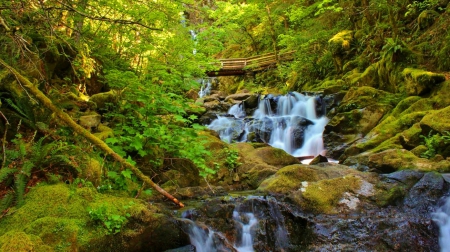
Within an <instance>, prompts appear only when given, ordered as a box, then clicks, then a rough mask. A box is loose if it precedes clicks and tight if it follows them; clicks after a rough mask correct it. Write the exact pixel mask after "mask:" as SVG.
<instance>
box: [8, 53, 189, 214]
mask: <svg viewBox="0 0 450 252" xmlns="http://www.w3.org/2000/svg"><path fill="white" fill-rule="evenodd" d="M0 65H3V66H4V67H5V68H6V69H7V70H8V71H10V72H11V73H12V74H13V75H14V76H15V78H16V79H17V81H18V82H20V84H22V86H23V87H25V88H26V89H28V91H29V92H30V93H31V94H32V95H33V96H35V97H36V99H37V100H38V101H39V102H41V103H42V104H43V106H44V107H46V108H47V109H50V110H51V111H52V112H53V113H55V114H56V115H57V116H58V118H59V119H61V120H62V121H63V122H64V123H65V124H67V125H68V126H69V127H71V128H72V129H73V130H74V131H75V132H76V133H77V134H79V135H82V136H83V137H85V138H86V139H87V140H88V141H89V142H91V143H93V144H94V145H96V146H97V147H98V148H100V149H101V150H102V151H104V152H105V153H106V154H108V155H110V156H112V157H113V158H114V159H115V160H116V161H118V162H119V163H120V164H121V165H123V166H124V167H127V168H128V169H130V170H131V171H132V172H133V173H134V174H135V175H136V176H137V177H138V178H139V179H141V180H142V181H144V182H145V183H146V184H148V185H150V186H151V187H152V188H153V189H155V190H156V191H158V192H159V193H161V194H162V195H164V196H165V197H166V198H168V199H170V200H171V201H173V202H174V203H175V204H177V205H178V206H180V207H184V204H183V203H181V202H180V201H178V199H176V198H175V197H173V196H172V195H171V194H169V193H168V192H166V191H165V190H164V189H162V188H161V187H159V186H158V185H157V184H156V183H155V182H153V181H152V180H151V179H150V178H149V177H147V176H145V175H144V174H143V173H142V172H141V171H140V170H139V169H138V168H136V167H135V166H134V165H132V164H130V163H129V162H127V160H125V159H124V158H122V157H121V156H119V155H118V154H117V153H116V152H114V151H113V150H112V149H111V148H110V147H109V146H108V145H107V144H106V143H105V142H103V141H102V140H100V139H99V138H97V137H96V136H94V135H93V134H92V133H91V132H89V131H87V130H86V129H85V128H83V127H81V126H80V125H78V124H77V123H76V122H75V121H74V120H72V118H71V117H70V116H69V115H67V114H66V113H64V112H63V111H62V110H61V109H59V108H58V107H56V106H55V105H54V104H53V103H52V101H51V100H50V99H49V98H48V97H47V96H45V94H43V93H42V92H41V91H40V90H39V89H38V88H37V87H35V85H33V83H31V82H30V81H29V80H28V78H26V77H25V76H23V75H21V74H20V73H19V72H18V71H17V70H16V69H14V68H13V67H11V66H9V65H8V64H7V63H6V62H4V61H3V60H1V59H0ZM10 85H14V84H13V83H11V84H10Z"/></svg>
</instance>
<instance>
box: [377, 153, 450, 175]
mask: <svg viewBox="0 0 450 252" xmlns="http://www.w3.org/2000/svg"><path fill="white" fill-rule="evenodd" d="M369 167H371V168H374V169H377V170H378V171H380V172H382V173H390V172H394V171H398V170H405V169H411V170H418V171H438V172H448V171H450V161H447V160H442V161H440V162H432V161H430V160H428V159H425V158H419V157H417V156H416V155H414V153H412V152H410V151H407V150H405V149H390V150H386V151H382V152H380V153H375V154H372V155H370V157H369Z"/></svg>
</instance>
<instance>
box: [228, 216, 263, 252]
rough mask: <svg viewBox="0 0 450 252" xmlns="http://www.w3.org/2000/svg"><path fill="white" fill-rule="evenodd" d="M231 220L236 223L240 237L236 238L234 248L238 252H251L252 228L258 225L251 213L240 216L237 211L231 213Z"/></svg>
mask: <svg viewBox="0 0 450 252" xmlns="http://www.w3.org/2000/svg"><path fill="white" fill-rule="evenodd" d="M233 219H234V220H235V221H236V223H237V225H238V227H239V229H240V230H239V231H238V233H241V237H240V238H239V237H237V239H236V240H237V241H236V243H235V247H236V249H237V251H239V252H253V251H254V249H253V236H252V227H253V226H255V225H256V224H258V219H256V217H255V215H254V214H253V213H244V214H240V213H239V212H238V211H236V210H235V211H234V212H233Z"/></svg>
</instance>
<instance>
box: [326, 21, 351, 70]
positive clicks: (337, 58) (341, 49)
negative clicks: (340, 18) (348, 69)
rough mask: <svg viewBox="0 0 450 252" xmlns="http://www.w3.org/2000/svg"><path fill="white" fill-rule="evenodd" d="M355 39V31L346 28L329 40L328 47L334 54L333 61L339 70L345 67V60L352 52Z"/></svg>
mask: <svg viewBox="0 0 450 252" xmlns="http://www.w3.org/2000/svg"><path fill="white" fill-rule="evenodd" d="M352 41H353V31H349V30H345V31H341V32H339V33H337V34H336V35H334V36H333V37H332V38H331V39H330V40H328V48H329V50H330V52H331V54H332V55H333V61H334V64H335V67H336V70H337V71H338V72H341V71H342V69H343V67H344V64H345V63H344V60H345V58H346V56H347V54H348V53H349V52H350V49H351V43H352Z"/></svg>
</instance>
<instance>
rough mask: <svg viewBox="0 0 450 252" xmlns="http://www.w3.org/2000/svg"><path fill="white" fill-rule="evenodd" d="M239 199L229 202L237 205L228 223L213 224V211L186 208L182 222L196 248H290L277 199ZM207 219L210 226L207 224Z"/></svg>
mask: <svg viewBox="0 0 450 252" xmlns="http://www.w3.org/2000/svg"><path fill="white" fill-rule="evenodd" d="M240 199H241V201H239V202H238V201H230V202H229V203H230V204H233V205H234V209H233V210H232V220H231V221H226V223H228V224H225V226H227V227H225V226H224V225H223V224H222V225H221V224H217V223H216V224H214V221H211V219H210V220H209V221H208V217H207V216H208V215H211V214H212V213H209V214H206V216H205V215H202V214H201V213H200V212H198V211H197V210H187V211H185V212H184V213H183V214H182V219H181V220H182V223H183V225H184V227H185V230H187V233H188V235H189V238H190V241H191V244H192V245H193V246H195V247H196V251H197V252H199V251H200V252H204V251H208V252H215V251H237V252H255V251H261V249H264V251H272V250H273V249H276V250H277V251H279V250H281V249H287V248H288V247H289V234H288V232H287V228H286V223H285V218H284V216H283V214H282V213H281V210H280V206H279V205H278V202H277V201H276V199H274V198H272V197H261V196H246V197H243V198H240ZM243 199H244V200H243ZM225 208H227V207H225ZM230 213H231V212H230ZM200 216H203V217H200ZM217 217H218V216H215V217H213V219H215V218H217ZM205 218H206V219H205ZM205 221H206V222H208V223H210V225H211V226H209V225H208V226H206V225H205V224H204V223H205ZM291 224H292V223H291Z"/></svg>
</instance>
